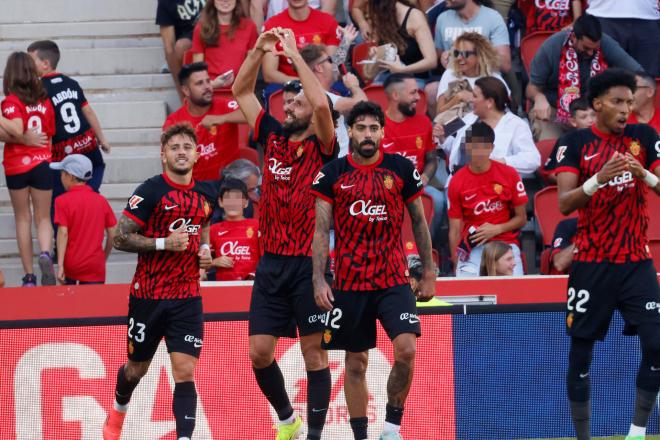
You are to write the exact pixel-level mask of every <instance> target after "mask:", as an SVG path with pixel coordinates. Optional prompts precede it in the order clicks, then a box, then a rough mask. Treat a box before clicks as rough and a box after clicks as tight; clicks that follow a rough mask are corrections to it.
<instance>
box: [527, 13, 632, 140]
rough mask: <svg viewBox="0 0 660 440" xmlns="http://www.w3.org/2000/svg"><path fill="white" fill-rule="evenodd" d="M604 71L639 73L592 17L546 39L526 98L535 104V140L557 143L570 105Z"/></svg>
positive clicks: (532, 114)
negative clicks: (612, 68)
mask: <svg viewBox="0 0 660 440" xmlns="http://www.w3.org/2000/svg"><path fill="white" fill-rule="evenodd" d="M567 61H569V62H567ZM570 61H573V62H570ZM607 67H622V68H625V69H628V70H631V71H633V72H637V71H640V70H641V67H640V65H639V64H638V63H637V61H635V60H634V59H633V58H632V57H631V56H630V55H628V54H627V53H626V52H625V51H624V50H623V49H622V48H621V46H619V45H618V44H617V42H616V41H614V40H613V39H612V38H611V37H610V36H608V35H606V34H603V33H602V31H601V27H600V23H599V21H598V19H597V18H595V17H593V16H592V15H589V14H583V15H582V16H581V17H580V18H578V19H577V20H575V23H574V24H573V29H572V30H565V31H561V32H557V33H556V34H554V35H552V36H551V37H550V38H548V39H547V40H546V41H545V42H544V43H543V44H542V45H541V47H540V48H539V50H538V51H537V52H536V55H534V59H533V60H532V64H531V66H530V83H529V84H528V86H527V98H528V99H530V100H531V101H533V103H534V105H533V108H532V110H531V111H530V118H531V122H532V131H533V133H534V138H535V139H536V140H543V139H557V138H559V137H560V136H561V135H562V134H564V133H565V132H566V131H567V129H568V118H569V115H570V114H569V105H570V103H571V102H572V101H573V100H574V99H576V98H578V97H580V96H581V95H584V93H585V91H586V87H587V80H588V79H589V78H590V77H591V76H594V75H596V74H598V73H600V72H602V71H604V70H605V69H606V68H607Z"/></svg>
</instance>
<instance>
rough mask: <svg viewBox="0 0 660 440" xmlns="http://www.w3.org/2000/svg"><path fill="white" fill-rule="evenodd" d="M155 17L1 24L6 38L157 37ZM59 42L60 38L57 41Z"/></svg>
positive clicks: (3, 35)
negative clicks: (148, 18) (129, 19)
mask: <svg viewBox="0 0 660 440" xmlns="http://www.w3.org/2000/svg"><path fill="white" fill-rule="evenodd" d="M158 33H159V29H158V26H156V24H154V20H153V19H150V20H132V21H128V20H123V21H88V22H81V23H75V22H74V23H71V22H67V23H17V24H5V25H3V26H2V37H3V38H4V39H5V40H25V39H31V40H32V41H34V40H54V39H56V38H57V39H58V40H59V39H64V38H79V37H88V38H107V37H120V38H129V37H131V38H133V37H145V36H157V35H158ZM58 44H59V41H58Z"/></svg>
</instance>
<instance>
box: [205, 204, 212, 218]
mask: <svg viewBox="0 0 660 440" xmlns="http://www.w3.org/2000/svg"><path fill="white" fill-rule="evenodd" d="M209 215H211V205H210V204H209V202H207V201H204V217H208V216H209Z"/></svg>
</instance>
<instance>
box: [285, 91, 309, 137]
mask: <svg viewBox="0 0 660 440" xmlns="http://www.w3.org/2000/svg"><path fill="white" fill-rule="evenodd" d="M284 113H285V114H286V118H285V119H284V123H283V124H282V128H284V131H285V133H286V134H287V135H288V136H291V135H292V134H299V133H302V132H303V131H305V130H307V128H309V124H310V123H311V121H312V113H313V109H312V105H311V104H310V103H309V101H308V100H307V97H306V96H305V94H304V93H303V92H300V93H298V94H297V95H296V96H295V97H294V98H293V102H292V103H291V105H290V106H288V107H287V109H286V110H285V112H284Z"/></svg>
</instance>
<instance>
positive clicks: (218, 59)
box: [191, 17, 257, 79]
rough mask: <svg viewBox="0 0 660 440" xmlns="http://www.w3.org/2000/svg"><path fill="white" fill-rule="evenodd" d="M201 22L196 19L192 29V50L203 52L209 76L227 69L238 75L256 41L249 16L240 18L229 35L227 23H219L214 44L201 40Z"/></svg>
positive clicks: (214, 76) (219, 73)
mask: <svg viewBox="0 0 660 440" xmlns="http://www.w3.org/2000/svg"><path fill="white" fill-rule="evenodd" d="M201 26H202V25H201V23H200V22H199V21H198V22H197V24H196V25H195V30H194V31H193V40H192V49H191V50H192V52H193V53H201V54H204V62H205V63H206V64H208V66H209V77H211V79H214V78H216V77H217V76H218V75H222V74H223V73H226V72H227V71H229V70H233V71H234V75H238V70H239V69H240V68H241V64H243V61H244V60H245V57H246V56H247V53H248V51H249V50H250V49H252V48H253V47H254V43H256V42H257V27H256V26H255V24H254V22H253V21H252V20H250V19H249V18H245V17H243V18H241V21H240V23H239V24H238V27H237V28H236V30H234V34H233V35H232V36H229V35H228V34H227V33H228V31H229V26H228V25H223V24H221V25H220V35H219V36H218V41H217V44H216V45H215V46H208V45H207V44H206V43H204V40H202V36H201V35H200V32H201Z"/></svg>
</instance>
